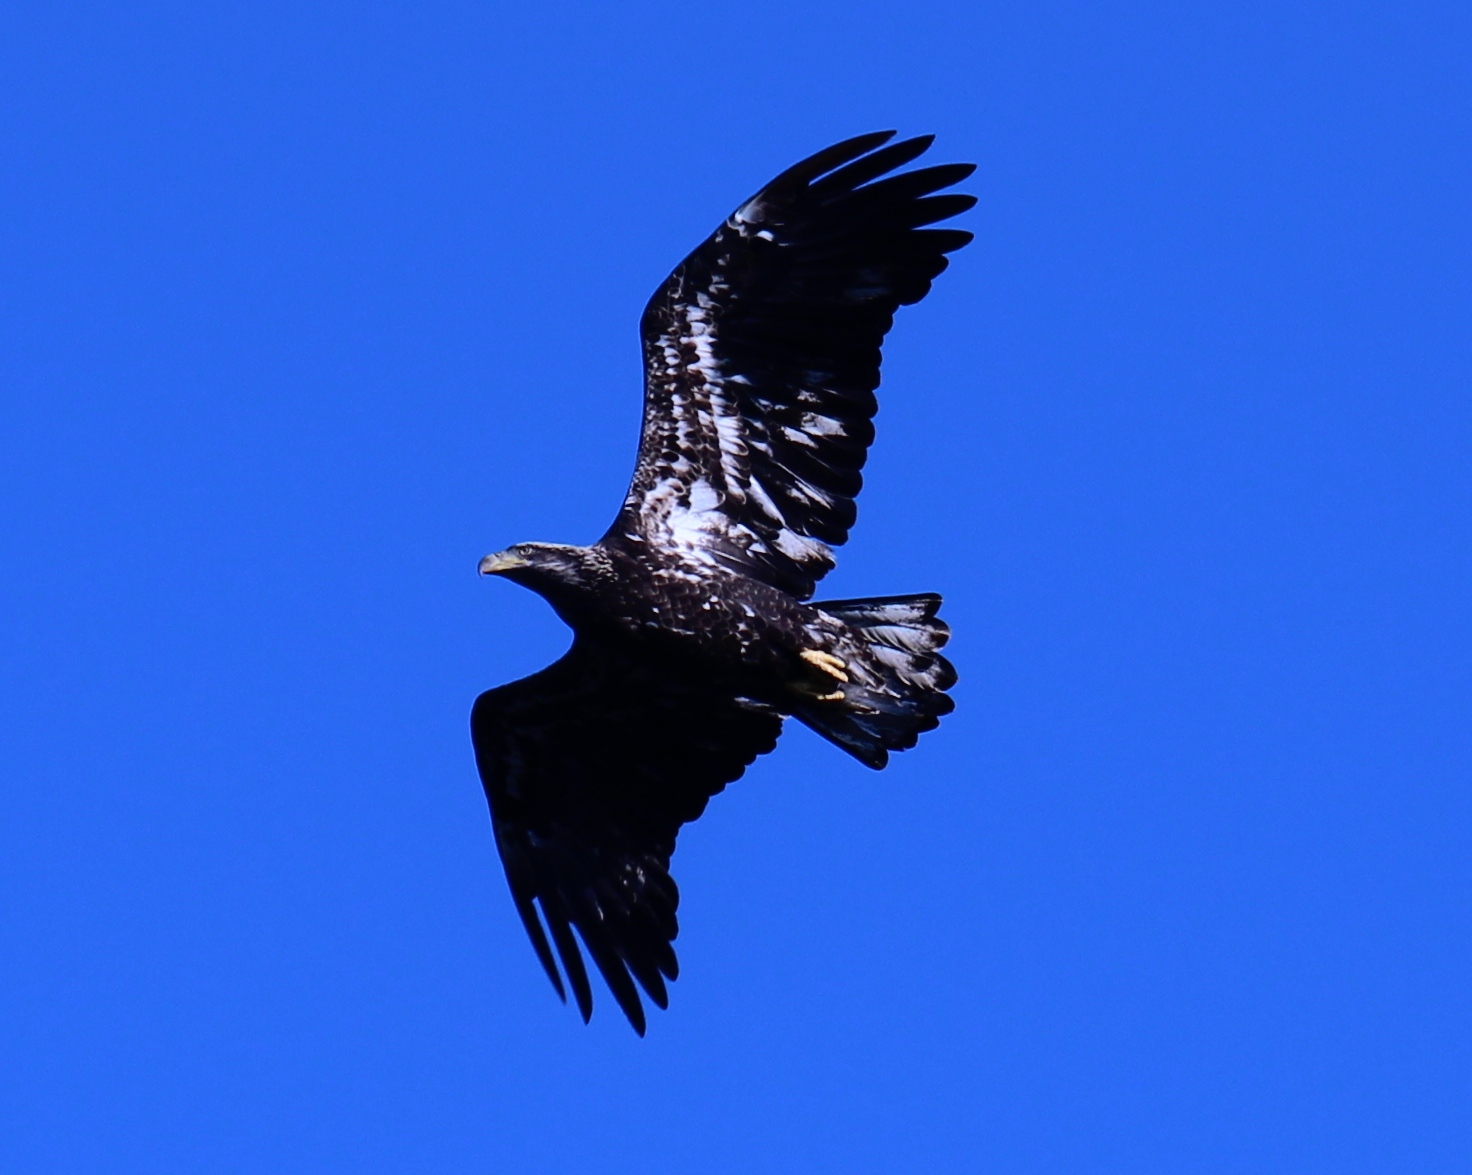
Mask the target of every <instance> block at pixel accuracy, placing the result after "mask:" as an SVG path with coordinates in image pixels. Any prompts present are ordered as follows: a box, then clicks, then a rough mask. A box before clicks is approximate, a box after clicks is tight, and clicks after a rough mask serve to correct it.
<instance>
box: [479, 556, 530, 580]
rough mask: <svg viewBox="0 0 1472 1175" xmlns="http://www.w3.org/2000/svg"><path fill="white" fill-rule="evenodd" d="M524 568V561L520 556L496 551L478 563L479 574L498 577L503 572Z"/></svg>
mask: <svg viewBox="0 0 1472 1175" xmlns="http://www.w3.org/2000/svg"><path fill="white" fill-rule="evenodd" d="M525 566H526V560H525V559H523V558H522V557H521V556H520V555H513V554H512V553H511V552H510V551H497V552H496V553H495V554H494V555H487V556H486V557H485V558H484V559H482V560H481V561H480V573H481V574H482V575H500V574H501V573H502V572H503V571H514V570H515V569H516V568H518V567H525Z"/></svg>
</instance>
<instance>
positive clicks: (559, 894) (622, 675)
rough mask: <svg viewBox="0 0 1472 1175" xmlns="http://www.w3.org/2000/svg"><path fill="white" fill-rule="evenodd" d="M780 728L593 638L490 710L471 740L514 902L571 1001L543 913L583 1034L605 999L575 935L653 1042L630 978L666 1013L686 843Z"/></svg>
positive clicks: (487, 703) (478, 710)
mask: <svg viewBox="0 0 1472 1175" xmlns="http://www.w3.org/2000/svg"><path fill="white" fill-rule="evenodd" d="M781 729H782V719H781V716H780V715H779V714H777V713H776V712H775V711H774V710H772V709H770V708H769V707H766V706H764V705H761V704H760V703H757V702H753V701H748V700H746V699H739V698H732V697H731V696H730V695H729V694H727V695H722V694H720V693H719V692H717V691H716V690H714V689H713V688H712V687H711V686H710V685H708V684H704V683H702V682H700V681H698V680H692V679H686V678H682V677H677V676H674V675H671V674H666V673H661V672H659V671H657V670H655V669H652V668H650V667H649V666H647V665H642V664H639V663H637V662H635V661H633V660H632V659H630V658H628V657H627V656H625V655H621V654H619V653H618V652H617V651H616V650H613V649H609V648H607V647H605V646H603V645H601V644H598V643H597V642H595V641H590V640H588V639H587V638H584V637H581V636H580V637H578V638H577V640H576V641H575V642H574V643H573V647H572V649H571V650H569V651H568V653H567V654H566V655H565V656H564V657H563V658H562V659H561V660H560V661H558V662H556V663H555V664H553V665H551V666H549V667H548V668H546V669H544V670H542V672H540V673H537V674H533V675H532V676H531V677H526V678H523V679H522V680H520V681H516V682H512V683H511V684H510V685H504V686H501V687H500V688H498V689H493V690H489V691H487V692H486V693H483V694H481V696H480V697H479V698H477V699H476V702H475V707H474V709H473V710H472V711H471V717H470V734H471V740H472V742H473V743H474V745H475V758H476V763H477V765H478V766H479V768H480V776H481V781H482V783H484V785H485V789H486V798H487V799H488V800H489V801H490V805H491V820H492V823H493V824H494V826H495V832H496V844H497V847H498V848H499V849H500V851H501V861H502V864H504V865H505V867H506V879H507V881H509V882H510V885H511V895H512V897H513V898H514V899H515V901H516V909H517V911H518V913H520V915H521V920H522V923H523V924H524V925H525V926H526V931H527V934H528V935H529V936H530V937H531V940H532V946H533V947H534V948H535V949H536V952H537V957H538V958H539V959H540V960H541V961H542V966H543V967H544V968H545V969H546V971H547V975H548V977H549V978H550V979H551V980H552V985H553V986H554V987H555V988H556V989H557V993H558V995H561V996H563V998H564V999H566V995H565V994H564V991H563V986H562V980H561V978H560V977H559V976H558V973H557V965H556V963H555V962H554V961H553V957H552V950H551V947H550V946H549V945H548V942H547V935H546V934H545V933H544V932H543V929H542V923H541V922H540V921H539V920H538V917H537V911H536V908H535V907H534V906H533V902H537V903H539V904H540V906H541V917H542V919H544V920H545V921H546V925H547V929H548V930H549V931H550V932H551V935H552V942H553V943H555V944H556V947H557V953H558V954H559V955H560V956H561V957H562V965H563V968H564V969H565V970H566V972H567V979H568V982H569V983H570V984H571V986H572V990H573V995H574V997H575V998H576V999H577V1003H578V1009H579V1010H580V1011H581V1012H582V1014H583V1019H584V1020H586V1019H588V1017H589V1016H590V1015H591V1014H592V1006H593V997H592V992H591V990H590V989H589V987H588V976H587V972H586V970H585V969H584V966H583V960H582V956H581V955H580V953H579V951H578V947H577V943H576V941H575V940H574V938H573V935H572V932H571V930H570V929H569V927H570V926H575V927H577V930H578V933H579V935H580V936H581V938H582V940H583V945H584V946H585V947H586V948H587V951H588V953H589V954H590V955H591V956H592V958H593V961H594V962H595V963H596V964H597V965H598V969H599V970H600V971H601V972H603V977H604V979H605V980H607V982H608V986H609V989H610V990H611V991H612V992H613V995H614V998H615V999H616V1000H617V1001H618V1003H619V1006H620V1007H621V1008H622V1009H623V1010H624V1014H625V1015H627V1016H628V1018H629V1022H630V1023H631V1024H633V1026H634V1028H635V1030H636V1031H637V1032H638V1033H639V1034H640V1035H641V1036H642V1035H643V1033H644V1009H643V1007H642V1005H641V1004H640V1002H639V995H638V992H637V991H636V990H635V988H634V984H633V982H632V981H631V980H630V974H631V973H632V975H633V977H634V978H636V979H637V980H638V981H639V983H640V985H641V986H642V987H643V988H644V990H645V991H646V992H648V993H649V996H650V998H651V999H653V1000H654V1002H655V1003H656V1004H658V1005H659V1006H660V1007H661V1008H663V1007H665V1006H666V1004H667V1002H668V997H667V996H666V993H665V982H664V980H665V977H668V978H670V979H673V978H674V977H675V975H676V973H677V965H676V962H675V952H674V948H673V947H672V946H671V945H670V944H671V942H672V941H673V940H674V937H675V934H676V930H677V926H676V921H675V907H676V905H677V904H678V902H679V892H678V890H677V889H676V888H675V883H674V881H673V880H672V879H671V878H670V875H669V864H670V855H671V854H672V853H673V852H674V850H675V835H676V834H677V833H678V832H679V830H680V826H681V825H682V824H684V823H686V822H687V821H690V820H694V819H695V818H696V817H698V816H699V815H700V814H701V813H702V812H703V811H704V810H705V805H706V802H707V801H708V800H709V799H710V797H711V796H712V795H714V794H715V793H717V792H719V791H720V790H721V789H722V788H723V787H725V785H726V784H728V783H730V782H731V781H732V780H734V779H736V778H738V777H739V776H740V775H741V773H742V772H743V771H745V770H746V767H747V765H748V764H749V763H750V762H751V761H752V760H753V759H755V758H756V757H757V756H758V755H761V754H765V753H766V752H767V751H770V750H771V749H772V748H773V747H774V746H775V745H776V742H777V735H778V734H779V733H780V732H781Z"/></svg>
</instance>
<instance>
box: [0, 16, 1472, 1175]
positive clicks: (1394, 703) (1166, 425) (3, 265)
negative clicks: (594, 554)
mask: <svg viewBox="0 0 1472 1175" xmlns="http://www.w3.org/2000/svg"><path fill="white" fill-rule="evenodd" d="M1018 9H1026V10H1027V11H1026V13H1025V14H1023V15H1019V13H1018V11H1017V10H1018ZM611 13H612V14H613V15H610V14H611ZM1469 60H1472V37H1469V25H1468V20H1467V19H1466V18H1465V10H1464V9H1462V8H1461V6H1458V5H1451V4H1447V5H1443V6H1437V5H1402V4H1394V5H1392V4H1388V3H1387V4H1383V5H1353V4H1351V5H1342V6H1327V5H1325V6H1296V5H1267V4H1259V5H1252V4H1247V5H1244V4H1199V3H1192V4H1180V5H1175V6H1146V5H1127V4H1115V5H1109V6H1095V5H1076V6H1066V5H1064V6H1058V5H1051V6H1049V5H1044V6H1038V5H1014V4H991V5H977V4H969V3H954V4H943V3H929V2H924V0H921V2H915V3H905V4H883V5H880V4H870V5H864V4H851V5H820V4H803V3H791V2H782V3H772V2H769V0H749V2H747V3H742V4H727V5H721V4H701V5H697V4H693V3H686V4H680V5H673V4H650V3H644V4H636V5H634V6H614V5H593V4H586V5H579V4H570V3H565V2H562V0H552V2H543V3H537V4H534V5H528V6H519V5H518V6H512V5H509V4H500V3H485V2H482V3H438V2H430V3H414V4H409V3H399V4H377V5H372V4H370V5H355V6H342V7H334V6H330V5H326V4H313V3H308V4H306V5H302V4H284V3H275V4H264V3H252V4H222V5H215V6H200V5H195V4H182V3H181V4H172V5H170V4H147V3H137V4H118V5H116V6H103V5H67V4H63V3H56V4H50V3H48V4H20V5H14V4H12V5H8V6H6V7H5V9H4V10H3V13H0V151H3V162H0V502H3V514H0V707H3V719H0V724H3V725H0V731H3V733H0V1167H3V1168H4V1169H5V1170H7V1171H15V1172H27V1173H29V1172H65V1173H68V1175H71V1173H77V1172H150V1173H153V1172H175V1171H179V1172H270V1173H277V1172H313V1173H321V1172H339V1171H340V1172H354V1173H360V1172H518V1173H519V1172H548V1173H553V1172H569V1171H598V1172H647V1171H674V1172H700V1173H704V1172H723V1173H724V1172H731V1173H736V1172H743V1173H744V1172H767V1171H771V1172H793V1171H802V1172H824V1173H826V1172H834V1173H838V1172H843V1173H867V1172H895V1171H927V1172H932V1171H933V1172H942V1173H950V1172H987V1173H989V1172H998V1173H1002V1172H1005V1173H1009V1175H1010V1173H1019V1172H1026V1173H1033V1172H1039V1173H1041V1172H1059V1173H1063V1172H1069V1173H1072V1172H1106V1171H1108V1172H1126V1173H1130V1175H1138V1173H1142V1172H1161V1173H1170V1175H1181V1173H1195V1172H1244V1173H1245V1172H1254V1173H1255V1172H1283V1173H1291V1175H1306V1173H1317V1172H1326V1173H1328V1172H1333V1173H1336V1175H1339V1173H1346V1172H1408V1171H1414V1172H1453V1171H1463V1170H1466V1169H1467V1165H1468V1163H1469V1161H1472V1160H1469V1153H1472V1098H1469V1094H1472V1089H1469V1077H1472V1070H1469V1062H1472V1057H1469V1045H1472V1036H1469V1027H1472V1016H1469V1010H1468V1002H1469V999H1472V950H1469V935H1472V919H1469V903H1472V859H1469V837H1472V822H1469V816H1472V811H1469V807H1472V805H1469V784H1472V778H1469V777H1472V770H1469V769H1472V721H1469V719H1472V625H1469V619H1468V617H1469V609H1472V543H1469V525H1472V463H1469V451H1472V398H1469V374H1472V347H1469V339H1472V331H1469V327H1472V314H1469V311H1472V248H1469V245H1472V233H1469V228H1472V182H1469V180H1472V172H1469V148H1472V135H1469V131H1472V119H1469V100H1468V99H1469V82H1468V73H1467V70H1468V64H1467V63H1468V61H1469ZM889 126H894V127H898V128H899V129H900V130H902V131H903V132H906V133H922V132H927V131H934V132H937V133H938V134H939V136H940V138H939V145H938V148H937V150H936V151H935V152H934V153H933V157H934V158H937V159H938V160H955V159H960V160H974V161H976V162H978V163H979V164H980V170H979V171H978V172H977V174H976V176H975V178H974V180H973V181H971V182H970V184H969V185H968V186H969V187H970V189H971V190H973V191H975V192H976V193H977V194H978V195H979V196H980V204H979V205H978V207H977V209H976V210H975V211H974V212H972V213H969V214H968V215H967V216H966V218H965V223H966V225H967V226H968V227H970V228H972V229H973V230H974V231H975V232H976V233H977V241H976V243H975V244H974V245H973V246H972V247H970V248H969V249H967V250H966V251H965V252H964V253H962V254H960V255H959V257H958V258H957V260H956V262H955V264H954V265H953V266H952V269H951V271H950V272H948V273H947V274H946V275H945V276H944V277H943V278H942V279H941V281H940V282H939V283H938V284H937V287H936V290H935V292H934V294H933V295H932V297H931V298H930V300H928V301H927V302H926V303H925V304H924V305H923V306H921V307H919V308H916V309H913V310H909V311H906V312H904V313H902V314H901V316H900V319H899V323H898V327H897V329H896V331H895V333H894V334H893V335H892V336H891V341H890V343H889V346H888V349H887V352H886V361H885V368H884V375H885V379H884V386H883V387H882V389H881V401H882V405H883V407H882V411H881V415H880V419H879V424H880V435H879V442H878V445H877V447H876V449H875V452H874V457H873V460H872V463H871V465H870V471H871V472H870V476H869V480H868V488H867V490H866V493H865V495H864V497H863V499H862V511H861V516H860V525H859V527H858V529H857V530H856V532H855V538H854V541H853V542H852V544H851V545H850V547H849V548H848V549H847V550H846V551H845V552H844V557H843V560H842V562H841V564H840V567H839V570H838V571H837V573H836V574H835V575H833V576H832V577H831V578H830V580H829V581H828V583H827V585H826V588H825V590H826V591H827V593H828V594H831V595H842V596H850V595H863V594H870V593H888V592H898V591H914V590H925V589H933V590H939V591H942V592H944V593H945V594H946V597H947V601H948V603H947V609H948V615H949V617H950V619H951V621H952V623H953V625H954V626H955V629H956V638H955V641H954V644H953V649H954V653H955V659H956V661H957V663H958V665H959V668H960V671H961V674H962V680H961V684H960V686H959V687H958V688H957V691H956V697H957V701H958V703H959V706H958V709H957V711H956V714H955V715H954V716H953V717H952V718H951V719H949V720H948V721H947V722H946V724H945V725H944V726H943V727H942V729H941V730H940V732H938V733H937V734H934V735H931V736H928V737H927V738H926V739H925V740H924V741H923V742H922V744H921V746H920V748H919V749H918V750H916V751H914V752H911V753H909V754H906V755H904V756H901V757H900V758H899V759H898V760H897V761H896V762H895V763H894V765H893V766H892V767H891V768H890V769H889V770H888V771H886V772H885V773H884V774H882V775H875V774H872V773H870V772H868V771H866V770H865V769H864V768H862V767H860V766H858V765H857V764H855V763H854V762H852V761H851V760H849V759H848V758H846V757H845V756H844V755H842V754H840V753H839V752H838V751H836V750H835V749H833V748H831V747H829V746H827V745H825V744H823V743H821V742H819V741H818V740H817V739H816V738H815V737H813V736H812V735H810V734H808V733H807V732H806V731H804V730H801V729H794V730H792V731H791V732H790V733H789V734H788V735H787V737H786V738H785V739H784V740H783V745H782V746H781V748H780V749H779V752H778V753H777V754H775V755H773V756H771V757H769V758H767V759H765V760H763V761H762V762H761V763H760V764H759V765H758V766H757V767H756V768H755V769H754V770H752V771H751V772H750V773H749V775H748V776H747V778H746V779H745V780H743V781H742V782H741V783H740V784H739V785H737V786H734V787H732V788H731V789H730V790H729V791H728V792H727V793H726V794H725V795H724V796H722V797H720V798H719V799H717V800H716V801H715V802H714V803H713V804H712V805H711V808H710V810H709V813H708V815H707V816H706V818H705V819H704V820H702V821H701V822H700V823H699V824H697V825H695V826H692V827H691V828H690V829H688V830H687V831H686V833H685V834H684V836H683V838H682V840H681V843H680V850H679V852H678V854H677V856H676V858H675V865H676V875H677V877H678V878H679V881H680V883H681V885H682V889H683V894H684V904H683V906H682V909H681V915H682V920H683V926H684V930H683V933H682V934H681V937H680V942H679V945H680V948H681V956H682V961H683V967H684V970H683V975H682V977H681V979H680V982H679V983H678V984H677V985H676V986H675V988H674V992H673V1007H672V1008H671V1010H670V1011H669V1012H668V1013H665V1014H656V1015H655V1017H654V1019H653V1023H652V1026H651V1030H650V1034H649V1037H648V1039H646V1040H643V1041H640V1040H638V1039H636V1038H635V1037H634V1035H633V1034H632V1033H631V1032H630V1031H629V1030H628V1028H627V1026H626V1025H625V1024H624V1023H623V1021H622V1018H621V1017H620V1016H619V1015H618V1014H617V1012H616V1010H615V1009H614V1008H613V1006H612V1002H611V1001H610V1000H609V999H608V998H607V996H606V995H603V996H602V998H601V999H600V1002H599V1006H598V1009H597V1012H596V1013H595V1017H594V1021H593V1024H592V1026H591V1027H590V1028H584V1027H583V1026H582V1024H581V1023H580V1022H579V1021H578V1018H577V1016H576V1014H575V1013H574V1012H573V1011H572V1010H571V1009H567V1008H563V1007H562V1006H560V1005H559V1004H558V1003H557V1001H556V999H555V998H554V996H553V994H552V992H551V991H550V989H549V988H548V985H547V982H546V980H545V978H544V977H543V976H542V975H541V973H540V972H539V970H538V968H537V965H536V962H535V960H534V958H533V956H532V953H531V950H530V949H529V947H528V946H527V944H526V942H525V940H524V938H523V936H522V932H521V929H520V927H519V925H518V924H517V922H516V919H515V916H514V914H513V911H512V908H511V904H510V902H509V900H508V898H507V895H506V892H505V885H504V882H503V879H502V877H501V873H500V866H499V864H498V862H497V860H496V858H495V852H494V847H493V845H492V841H491V836H490V829H489V825H488V820H487V817H486V812H485V807H484V801H483V799H482V797H481V794H480V789H479V785H478V783H477V782H476V778H475V774H474V770H473V767H472V763H471V757H470V748H469V745H468V738H467V732H466V717H467V712H468V708H469V705H470V702H471V699H472V698H473V697H474V696H475V694H476V693H477V692H479V691H480V690H481V689H484V688H486V687H488V686H491V685H494V684H497V683H499V682H503V681H506V680H508V679H510V678H513V677H515V676H519V675H521V674H524V673H527V672H529V671H531V670H534V669H536V668H538V667H540V666H541V665H543V664H545V663H546V662H547V661H549V660H551V659H552V658H554V657H555V656H557V655H558V654H559V653H560V652H561V650H562V648H563V647H564V645H565V643H566V641H567V634H566V631H565V630H564V629H563V628H562V627H561V626H560V625H559V623H558V622H557V621H556V619H555V618H554V617H553V616H552V614H551V612H550V611H549V610H548V609H547V607H546V606H545V605H544V604H543V603H542V602H541V601H540V600H538V599H537V598H536V597H534V596H533V595H531V594H530V593H527V592H523V591H520V590H519V589H516V588H514V587H512V586H511V585H508V584H504V583H499V582H482V581H479V580H478V579H477V578H476V576H475V564H476V561H477V559H478V558H479V557H480V556H481V555H482V554H484V553H485V552H487V551H490V550H493V549H496V548H499V547H501V546H504V545H506V544H508V543H511V542H513V541H517V540H522V539H533V538H535V539H547V540H562V541H573V542H579V541H590V540H592V539H594V538H596V537H597V536H598V535H599V534H600V533H601V532H602V530H603V528H604V527H605V526H606V524H607V523H608V521H609V520H610V519H611V517H612V514H613V511H614V510H615V508H616V506H617V504H618V502H619V500H620V497H621V495H622V493H623V490H624V486H625V483H626V479H627V477H628V474H629V470H630V468H631V464H632V459H633V452H634V443H635V437H636V432H637V422H638V415H639V381H640V360H639V352H638V346H637V336H636V330H635V324H636V321H637V316H638V313H639V311H640V309H641V307H642V306H643V303H644V299H645V298H646V297H647V296H648V294H649V293H650V292H651V291H652V290H653V288H654V287H655V286H656V285H657V283H658V282H659V281H660V280H661V279H662V278H663V277H664V275H665V274H666V273H667V272H668V270H669V269H670V268H671V266H672V265H673V264H674V263H675V262H676V261H677V260H678V259H679V258H680V257H681V256H682V255H683V254H684V253H685V252H686V251H687V250H688V249H689V248H690V247H692V246H693V245H694V244H696V243H697V242H698V241H699V240H700V239H701V238H702V237H703V236H704V235H705V234H706V233H707V232H708V231H709V230H710V229H712V228H713V227H714V226H715V224H716V223H717V222H718V221H719V220H720V218H721V217H723V216H724V215H725V214H726V213H727V212H728V211H729V210H730V209H731V208H732V207H733V206H734V205H735V204H736V203H737V202H738V201H739V200H740V199H742V198H743V197H745V196H746V195H747V194H749V193H750V192H751V191H752V190H754V189H755V188H756V187H757V186H758V185H760V184H761V183H762V182H764V181H765V180H766V179H767V178H768V177H769V176H770V175H772V174H773V173H775V172H776V171H778V170H780V169H781V168H783V167H785V166H786V165H788V164H789V163H791V162H793V161H794V160H795V159H797V158H799V157H801V156H803V155H805V154H807V153H809V152H811V151H813V150H816V149H817V148H819V147H822V146H824V145H826V144H827V143H829V142H831V141H833V140H835V139H838V138H841V137H845V136H848V135H852V134H855V133H859V132H862V131H867V130H871V129H874V128H877V127H889Z"/></svg>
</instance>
